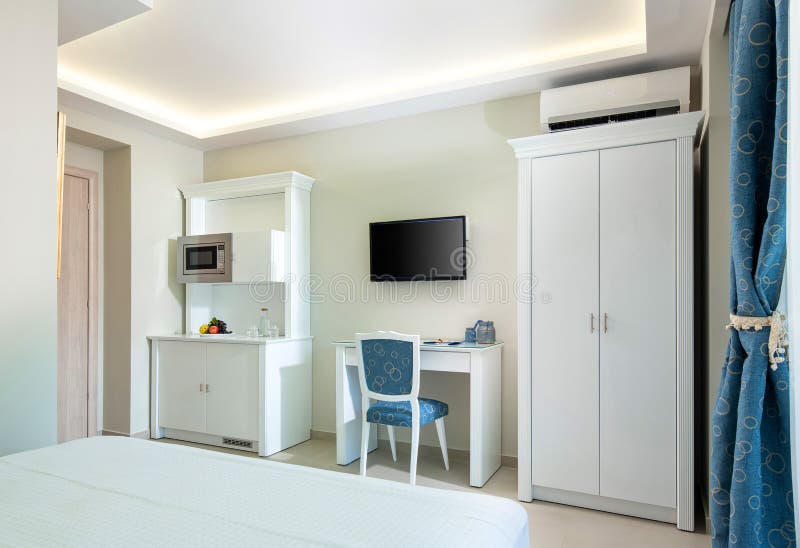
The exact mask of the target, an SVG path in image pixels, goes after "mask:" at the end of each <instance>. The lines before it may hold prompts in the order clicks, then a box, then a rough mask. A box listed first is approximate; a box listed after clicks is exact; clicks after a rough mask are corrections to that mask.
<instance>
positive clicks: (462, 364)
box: [344, 348, 470, 373]
mask: <svg viewBox="0 0 800 548" xmlns="http://www.w3.org/2000/svg"><path fill="white" fill-rule="evenodd" d="M344 364H345V365H358V353H357V351H356V349H355V348H345V350H344ZM420 369H421V370H422V371H449V372H456V373H469V369H470V356H469V352H443V351H437V350H427V351H426V350H422V351H420Z"/></svg>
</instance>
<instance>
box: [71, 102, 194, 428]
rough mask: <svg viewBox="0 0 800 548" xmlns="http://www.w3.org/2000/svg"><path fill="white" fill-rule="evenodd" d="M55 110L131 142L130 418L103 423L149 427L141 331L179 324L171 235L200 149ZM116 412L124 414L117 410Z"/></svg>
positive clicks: (80, 125)
mask: <svg viewBox="0 0 800 548" xmlns="http://www.w3.org/2000/svg"><path fill="white" fill-rule="evenodd" d="M62 110H64V111H65V112H66V113H67V120H68V124H69V125H70V126H71V127H74V128H77V129H80V130H82V131H86V132H89V133H92V134H94V135H99V136H101V137H106V138H109V139H113V140H115V141H119V142H121V143H125V144H128V145H130V155H131V157H130V161H131V181H130V211H131V249H130V262H131V269H130V272H131V291H130V333H129V337H130V400H129V402H125V401H122V402H116V403H117V404H118V405H124V406H127V407H128V408H129V417H130V419H129V421H128V422H127V424H115V425H113V426H112V425H109V424H108V422H107V421H106V423H105V426H106V428H110V429H113V430H117V431H120V432H123V433H139V432H142V431H145V430H147V429H148V427H149V415H150V413H149V407H148V405H149V386H150V379H149V349H148V344H147V340H146V336H147V335H149V334H158V333H161V334H163V333H174V332H176V331H182V330H183V312H182V310H183V302H184V292H183V286H182V285H180V284H178V283H176V282H175V247H174V244H171V243H170V239H174V238H176V237H177V236H179V235H181V234H183V200H182V199H181V196H180V192H179V191H178V189H177V186H178V185H180V184H187V183H195V182H198V181H201V180H202V171H203V154H202V152H200V151H198V150H194V149H191V148H188V147H185V146H182V145H179V144H176V143H174V142H171V141H168V140H165V139H161V138H158V137H155V136H153V135H151V134H149V133H145V132H143V131H139V130H136V129H133V128H130V127H127V126H122V125H119V124H115V123H113V122H109V121H107V120H103V119H100V118H97V117H95V116H92V115H89V114H86V113H84V112H81V111H79V110H76V109H73V108H63V109H62ZM107 179H108V177H107ZM106 190H107V191H108V189H106ZM108 221H109V219H108V218H107V219H106V222H107V223H108ZM108 282H109V280H106V284H107V285H108ZM106 310H108V303H106ZM107 343H108V339H107V340H106V344H107ZM106 356H108V348H106ZM106 365H107V366H108V364H107V363H106ZM106 387H108V382H106ZM110 403H114V402H110V401H109V398H106V399H105V405H106V413H105V415H106V418H108V417H109V415H110V414H112V413H113V411H111V410H109V409H108V405H109V404H110ZM119 416H120V417H123V418H124V413H121V414H119ZM123 422H124V421H123ZM126 426H127V428H125V427H126Z"/></svg>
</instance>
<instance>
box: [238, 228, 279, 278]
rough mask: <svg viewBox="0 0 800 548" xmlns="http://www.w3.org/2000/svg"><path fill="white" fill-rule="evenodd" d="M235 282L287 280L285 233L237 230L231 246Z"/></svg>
mask: <svg viewBox="0 0 800 548" xmlns="http://www.w3.org/2000/svg"><path fill="white" fill-rule="evenodd" d="M231 247H232V249H233V255H232V257H231V267H232V268H233V276H232V281H233V283H250V282H283V281H284V276H285V274H284V271H285V267H284V265H285V258H284V232H283V231H282V230H257V231H253V232H234V233H233V242H232V245H231Z"/></svg>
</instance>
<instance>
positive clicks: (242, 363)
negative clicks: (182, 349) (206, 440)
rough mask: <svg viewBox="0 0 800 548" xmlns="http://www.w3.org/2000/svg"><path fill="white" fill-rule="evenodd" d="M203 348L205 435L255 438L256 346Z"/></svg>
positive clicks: (256, 415) (256, 418) (209, 346)
mask: <svg viewBox="0 0 800 548" xmlns="http://www.w3.org/2000/svg"><path fill="white" fill-rule="evenodd" d="M207 346H208V350H207V351H206V383H207V384H208V392H207V393H206V433H208V434H213V435H215V436H230V437H232V438H241V439H247V440H256V439H258V346H257V345H253V344H223V343H209V344H208V345H207Z"/></svg>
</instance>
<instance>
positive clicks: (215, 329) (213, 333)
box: [208, 325, 219, 335]
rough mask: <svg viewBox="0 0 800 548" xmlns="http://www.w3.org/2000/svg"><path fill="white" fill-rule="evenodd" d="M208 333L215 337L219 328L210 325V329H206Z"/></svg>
mask: <svg viewBox="0 0 800 548" xmlns="http://www.w3.org/2000/svg"><path fill="white" fill-rule="evenodd" d="M208 332H209V333H210V334H212V335H216V334H217V333H219V327H217V326H216V325H212V326H211V327H209V328H208Z"/></svg>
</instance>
